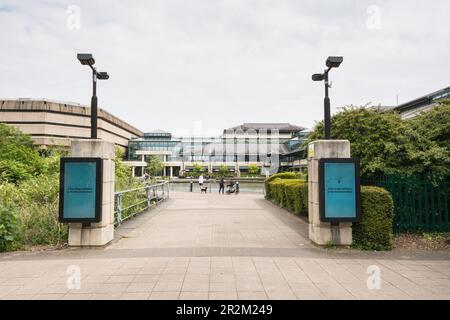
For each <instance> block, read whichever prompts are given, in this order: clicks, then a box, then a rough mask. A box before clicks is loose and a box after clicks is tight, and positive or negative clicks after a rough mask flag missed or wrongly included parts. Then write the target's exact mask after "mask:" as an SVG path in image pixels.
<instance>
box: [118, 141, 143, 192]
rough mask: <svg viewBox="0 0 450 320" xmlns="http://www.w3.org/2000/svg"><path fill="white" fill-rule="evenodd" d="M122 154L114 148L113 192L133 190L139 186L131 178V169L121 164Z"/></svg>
mask: <svg viewBox="0 0 450 320" xmlns="http://www.w3.org/2000/svg"><path fill="white" fill-rule="evenodd" d="M123 157H124V153H123V151H122V150H120V149H119V148H116V157H115V159H114V164H115V179H116V181H115V190H116V191H122V190H128V189H133V188H134V187H137V186H138V185H139V183H138V181H137V179H136V178H135V177H133V175H132V171H131V168H130V167H129V166H127V165H126V164H124V163H123Z"/></svg>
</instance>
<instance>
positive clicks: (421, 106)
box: [374, 87, 450, 120]
mask: <svg viewBox="0 0 450 320" xmlns="http://www.w3.org/2000/svg"><path fill="white" fill-rule="evenodd" d="M443 99H450V87H446V88H444V89H441V90H438V91H435V92H432V93H429V94H427V95H424V96H422V97H420V98H417V99H414V100H411V101H408V102H406V103H402V104H400V105H398V106H396V107H395V106H377V107H374V108H375V109H379V110H383V111H387V110H395V111H397V112H398V113H400V115H401V117H402V119H403V120H406V119H411V118H414V117H415V116H417V115H419V114H420V113H421V112H424V111H427V110H430V109H432V108H433V107H435V106H437V105H438V103H439V101H440V100H443Z"/></svg>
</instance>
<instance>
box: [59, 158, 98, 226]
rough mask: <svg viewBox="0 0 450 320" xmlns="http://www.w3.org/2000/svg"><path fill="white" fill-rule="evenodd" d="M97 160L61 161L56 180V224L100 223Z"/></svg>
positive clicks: (67, 159)
mask: <svg viewBox="0 0 450 320" xmlns="http://www.w3.org/2000/svg"><path fill="white" fill-rule="evenodd" d="M101 164H102V162H101V159H97V158H63V159H61V173H60V175H61V177H60V204H59V220H60V222H99V221H100V220H101V194H102V193H101V187H102V185H101V178H102V174H101Z"/></svg>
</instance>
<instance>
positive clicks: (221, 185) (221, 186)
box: [219, 177, 225, 194]
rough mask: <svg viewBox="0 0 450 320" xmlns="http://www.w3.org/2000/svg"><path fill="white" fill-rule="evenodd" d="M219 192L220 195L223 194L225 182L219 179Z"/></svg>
mask: <svg viewBox="0 0 450 320" xmlns="http://www.w3.org/2000/svg"><path fill="white" fill-rule="evenodd" d="M220 191H222V194H223V193H224V192H225V180H224V179H223V177H222V178H220V181H219V193H220Z"/></svg>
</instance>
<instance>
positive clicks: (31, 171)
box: [0, 124, 44, 183]
mask: <svg viewBox="0 0 450 320" xmlns="http://www.w3.org/2000/svg"><path fill="white" fill-rule="evenodd" d="M43 171H44V161H43V158H41V157H40V156H39V152H38V150H37V149H36V148H35V147H34V146H33V140H32V139H31V137H30V136H29V135H26V134H24V133H22V132H21V131H19V130H18V129H16V128H14V127H10V126H7V125H5V124H0V183H1V182H12V183H18V182H20V181H24V180H26V179H29V178H31V177H33V176H37V175H39V174H41V173H42V172H43Z"/></svg>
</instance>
